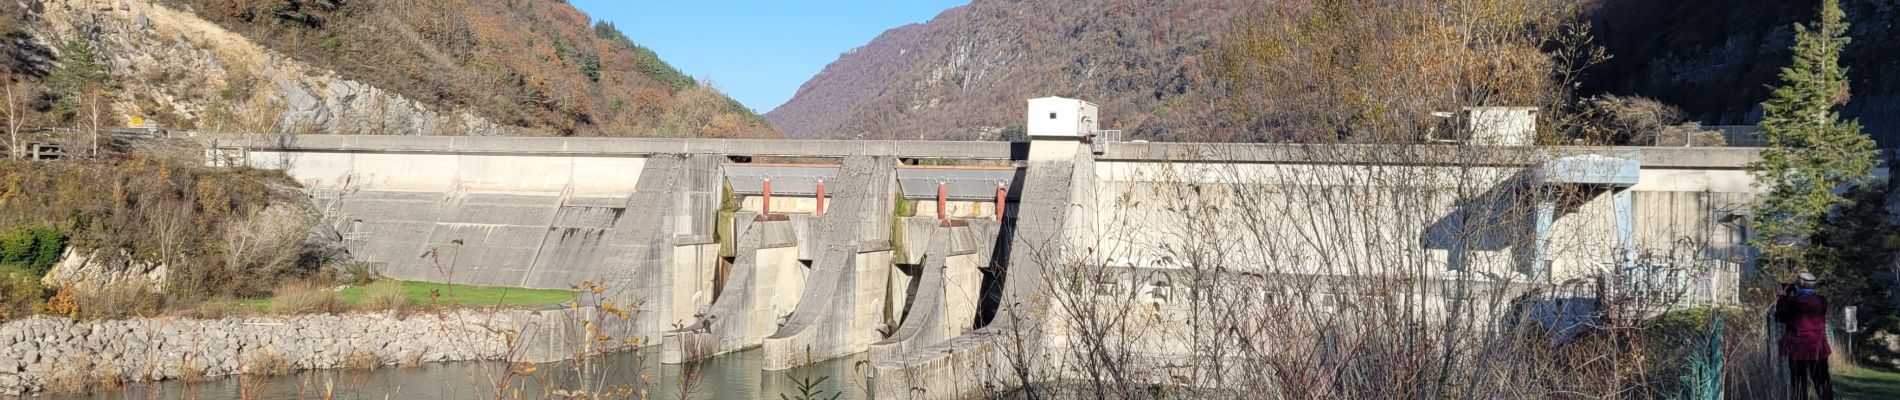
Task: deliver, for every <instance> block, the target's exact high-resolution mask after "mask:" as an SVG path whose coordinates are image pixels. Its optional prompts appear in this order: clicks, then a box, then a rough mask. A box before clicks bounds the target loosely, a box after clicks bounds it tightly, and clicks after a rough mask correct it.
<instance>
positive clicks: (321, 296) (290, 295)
mask: <svg viewBox="0 0 1900 400" xmlns="http://www.w3.org/2000/svg"><path fill="white" fill-rule="evenodd" d="M343 307H344V304H343V301H342V300H338V299H337V297H336V292H334V291H332V290H331V289H330V288H328V287H324V286H323V285H318V284H314V283H310V282H291V283H286V284H284V285H282V286H279V287H278V288H277V291H276V293H274V294H272V295H271V298H270V312H271V313H272V314H316V313H330V312H336V311H338V310H341V309H343Z"/></svg>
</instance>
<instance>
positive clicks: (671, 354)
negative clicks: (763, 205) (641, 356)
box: [661, 213, 808, 364]
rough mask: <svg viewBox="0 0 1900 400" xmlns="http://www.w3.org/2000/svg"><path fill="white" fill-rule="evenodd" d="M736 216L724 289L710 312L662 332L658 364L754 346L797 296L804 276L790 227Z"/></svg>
mask: <svg viewBox="0 0 1900 400" xmlns="http://www.w3.org/2000/svg"><path fill="white" fill-rule="evenodd" d="M755 216H756V214H753V213H740V214H739V215H738V216H737V218H734V219H733V220H734V223H735V224H737V225H740V228H739V229H735V231H738V232H740V233H739V234H738V244H737V249H736V250H735V252H734V257H733V263H732V269H731V271H730V272H728V275H727V277H726V281H725V288H724V290H722V291H721V292H720V294H719V297H718V300H717V301H716V302H714V303H713V305H712V308H711V310H710V311H708V312H707V313H705V314H704V315H702V316H699V318H698V321H697V322H695V323H693V324H692V325H688V326H686V327H685V328H681V329H676V330H672V331H668V332H666V334H665V336H664V337H663V338H662V347H661V361H662V362H665V363H668V364H678V363H681V362H686V361H694V360H700V359H704V358H706V357H711V356H715V355H719V354H725V353H730V352H734V351H739V350H744V349H746V348H750V347H757V346H758V345H759V344H760V342H761V341H762V340H763V339H765V337H766V336H767V335H770V334H772V333H773V332H776V331H778V327H779V319H780V317H782V316H786V315H789V314H790V313H791V311H792V310H793V308H794V307H795V306H797V304H798V303H797V301H798V300H799V298H801V297H803V296H802V295H803V293H802V290H803V289H804V285H805V281H806V279H805V278H806V275H807V274H808V271H806V269H805V266H804V264H802V263H799V262H798V247H797V245H798V237H797V230H796V229H794V225H793V224H795V223H796V222H794V221H792V220H789V219H786V220H776V221H773V220H766V221H754V217H755Z"/></svg>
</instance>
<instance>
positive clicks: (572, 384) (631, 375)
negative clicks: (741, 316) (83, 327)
mask: <svg viewBox="0 0 1900 400" xmlns="http://www.w3.org/2000/svg"><path fill="white" fill-rule="evenodd" d="M649 350H650V351H642V352H623V353H619V354H614V355H609V356H605V357H602V358H597V359H595V361H594V362H593V364H592V365H591V366H592V367H593V368H592V369H591V370H592V371H593V372H589V373H585V374H577V373H575V372H574V368H573V365H572V363H552V364H542V365H537V366H535V372H533V373H532V374H527V375H515V376H512V377H509V379H505V380H504V379H501V378H502V377H503V376H504V375H505V374H507V373H508V372H507V371H505V369H506V368H507V364H505V363H501V362H454V363H435V364H425V365H420V366H410V367H400V366H390V367H384V368H381V369H377V370H373V371H334V370H333V371H304V372H299V373H294V374H291V375H286V376H276V377H268V378H255V377H245V378H242V379H240V378H238V377H235V376H230V377H222V378H219V379H215V380H211V381H208V382H198V383H186V382H179V381H166V382H157V383H142V384H127V385H126V386H124V387H120V388H116V389H99V390H97V391H95V392H94V393H92V394H89V395H83V396H82V395H54V396H46V397H42V398H49V399H121V398H137V399H147V398H150V399H237V398H241V397H242V398H253V399H323V398H335V399H423V400H427V399H541V398H550V397H552V398H566V396H562V395H563V394H570V393H572V392H564V391H563V390H574V389H579V388H591V389H590V390H589V391H592V392H594V393H605V394H606V395H604V396H589V397H592V398H639V397H638V396H637V394H640V393H644V394H646V395H647V396H646V397H647V398H650V399H682V398H683V399H708V400H710V399H766V398H770V399H777V398H779V395H780V394H786V395H788V396H792V397H793V398H797V397H798V394H799V393H798V386H799V385H797V384H796V381H799V380H805V379H809V380H812V381H816V380H818V379H819V378H820V377H824V379H823V381H822V382H819V383H818V384H817V385H816V386H815V388H816V389H817V390H823V391H824V394H823V396H821V397H819V398H829V397H830V396H831V394H833V393H842V394H843V396H840V397H839V399H864V398H866V397H867V396H866V395H865V392H866V391H865V382H866V379H865V376H867V374H868V371H869V370H868V369H869V367H870V366H869V363H867V362H865V360H866V357H865V355H864V354H858V355H854V356H850V357H844V358H839V359H833V360H829V361H825V362H821V363H818V364H813V365H809V366H805V367H801V368H796V369H792V370H790V371H761V370H760V369H759V366H760V365H761V363H762V357H763V355H764V351H763V350H759V349H757V348H754V349H752V350H746V351H742V352H738V353H732V354H725V355H720V356H717V357H713V358H710V359H707V360H706V361H703V362H700V363H698V364H697V365H691V366H684V367H683V366H680V365H662V364H660V362H659V354H658V353H657V351H658V349H657V348H650V349H649ZM689 371H690V373H689ZM687 376H690V377H691V379H682V377H687ZM504 382H505V383H504ZM504 385H505V386H506V387H504ZM246 393H249V394H253V395H252V396H245V395H244V394H246ZM325 393H329V394H332V395H333V396H325ZM583 393H585V392H583ZM681 393H684V394H685V395H684V396H682V395H681Z"/></svg>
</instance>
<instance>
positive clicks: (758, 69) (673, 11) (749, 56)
mask: <svg viewBox="0 0 1900 400" xmlns="http://www.w3.org/2000/svg"><path fill="white" fill-rule="evenodd" d="M569 3H571V4H573V5H574V6H575V7H579V8H580V9H581V11H586V12H587V14H588V15H591V16H593V17H594V20H596V21H601V20H605V21H612V22H613V23H614V25H615V26H617V27H619V28H620V31H621V32H624V33H626V34H627V37H629V38H632V39H633V41H634V42H635V43H639V44H641V45H643V46H646V47H647V48H651V49H653V51H654V52H657V53H659V54H660V59H663V60H666V62H667V63H670V64H673V67H675V68H679V69H680V71H682V72H685V73H686V74H687V75H692V76H694V77H697V78H703V79H711V80H712V81H713V84H714V85H716V86H718V87H719V89H720V90H722V91H725V92H726V94H727V95H730V96H732V98H734V99H738V100H739V102H740V103H744V104H745V105H746V106H747V107H751V108H752V109H753V110H756V111H758V112H759V113H765V112H766V111H771V110H772V108H773V107H778V105H779V104H781V103H784V102H785V100H788V99H791V98H792V94H793V93H797V92H798V85H801V84H804V83H805V80H807V79H811V76H812V75H816V74H818V71H819V70H822V69H824V68H825V65H826V64H830V63H831V62H832V61H833V60H837V59H838V55H839V54H842V53H844V52H845V51H847V50H851V49H852V48H855V47H858V46H862V45H864V44H865V43H868V42H870V41H871V38H875V37H877V35H878V34H879V33H883V32H884V30H886V29H890V28H895V27H898V26H900V25H904V24H908V23H913V22H924V21H929V20H930V18H931V17H935V16H937V13H939V12H942V11H943V10H945V9H949V8H950V7H955V6H958V5H963V4H966V3H969V1H967V0H883V1H862V0H849V1H830V0H824V1H789V0H779V1H767V0H689V1H626V0H619V1H613V0H571V1H569Z"/></svg>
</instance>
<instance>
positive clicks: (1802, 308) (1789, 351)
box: [1775, 271, 1834, 400]
mask: <svg viewBox="0 0 1900 400" xmlns="http://www.w3.org/2000/svg"><path fill="white" fill-rule="evenodd" d="M1796 278H1797V280H1796V283H1794V284H1790V285H1786V286H1783V287H1782V293H1781V296H1780V297H1778V298H1776V299H1775V320H1776V321H1781V323H1782V324H1783V325H1785V326H1786V329H1784V330H1783V331H1782V334H1781V354H1782V355H1785V356H1787V357H1788V375H1789V379H1791V380H1792V383H1793V386H1792V389H1793V391H1794V396H1793V397H1790V398H1793V399H1803V400H1805V399H1807V398H1808V388H1809V387H1813V388H1814V391H1815V393H1816V394H1818V395H1820V396H1821V399H1822V400H1833V399H1834V383H1833V381H1832V380H1831V379H1830V378H1829V375H1828V372H1827V356H1828V353H1829V349H1828V346H1827V296H1822V295H1821V294H1819V293H1816V292H1815V291H1814V288H1815V286H1817V285H1818V284H1819V283H1820V280H1819V279H1815V277H1814V275H1813V274H1809V273H1807V271H1802V272H1801V273H1800V274H1798V275H1797V276H1796Z"/></svg>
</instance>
